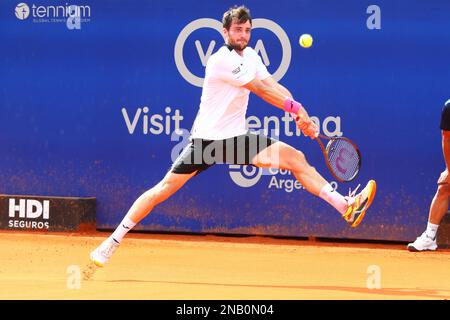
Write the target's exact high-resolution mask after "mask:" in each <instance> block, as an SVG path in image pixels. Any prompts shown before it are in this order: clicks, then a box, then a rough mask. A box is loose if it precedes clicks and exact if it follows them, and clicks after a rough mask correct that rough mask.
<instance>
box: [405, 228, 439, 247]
mask: <svg viewBox="0 0 450 320" xmlns="http://www.w3.org/2000/svg"><path fill="white" fill-rule="evenodd" d="M407 248H408V250H409V251H435V250H436V249H437V244H436V238H434V239H432V238H430V237H429V236H428V235H427V233H426V232H424V233H422V235H421V236H420V237H417V239H416V241H414V242H412V243H409V244H408V246H407Z"/></svg>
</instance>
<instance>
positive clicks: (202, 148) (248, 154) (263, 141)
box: [170, 132, 277, 174]
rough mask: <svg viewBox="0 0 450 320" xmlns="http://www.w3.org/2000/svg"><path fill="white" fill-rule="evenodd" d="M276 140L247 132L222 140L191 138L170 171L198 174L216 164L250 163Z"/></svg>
mask: <svg viewBox="0 0 450 320" xmlns="http://www.w3.org/2000/svg"><path fill="white" fill-rule="evenodd" d="M275 142H277V140H275V139H272V138H269V137H267V136H265V135H263V134H260V133H255V132H247V133H246V134H243V135H241V136H237V137H232V138H228V139H224V140H205V139H191V142H190V143H189V144H188V145H187V146H186V147H185V148H184V149H183V151H182V152H181V154H180V155H179V156H178V158H177V159H176V160H175V161H174V163H173V164H172V167H171V168H170V172H173V173H181V174H190V173H193V172H195V171H197V174H199V173H200V172H202V171H205V170H206V169H208V168H209V167H211V166H213V165H215V164H218V163H226V164H241V165H251V164H252V163H251V161H252V159H253V158H254V157H255V155H257V154H258V153H259V152H261V151H262V150H264V149H266V148H267V147H269V146H270V145H272V144H273V143H275Z"/></svg>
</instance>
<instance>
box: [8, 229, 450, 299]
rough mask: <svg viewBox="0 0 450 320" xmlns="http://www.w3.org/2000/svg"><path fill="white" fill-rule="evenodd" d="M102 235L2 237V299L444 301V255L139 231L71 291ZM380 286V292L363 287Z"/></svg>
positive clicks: (392, 247) (449, 254)
mask: <svg viewBox="0 0 450 320" xmlns="http://www.w3.org/2000/svg"><path fill="white" fill-rule="evenodd" d="M107 235H108V233H101V232H96V233H92V234H89V235H78V234H36V233H17V232H2V233H0V257H1V263H0V299H152V300H178V299H194V300H197V299H200V300H209V299H223V300H227V299H252V300H253V299H273V300H278V299H287V300H291V299H293V300H299V299H352V300H354V299H440V300H442V299H448V298H450V279H449V276H448V271H449V270H450V251H449V250H440V251H437V252H427V253H411V252H408V251H406V250H405V246H404V244H398V243H397V244H376V243H361V242H360V243H346V242H338V243H334V242H330V241H310V240H299V239H276V238H270V237H221V236H210V235H207V236H202V235H165V234H141V233H131V234H129V235H128V236H127V239H126V241H124V242H123V243H122V245H121V248H120V249H119V250H118V251H117V253H116V254H115V255H114V257H113V258H112V259H111V261H110V263H109V264H108V265H107V266H106V267H105V268H103V269H97V270H96V271H95V273H94V274H93V275H92V277H91V278H90V279H89V280H87V281H86V280H82V279H81V282H80V283H79V289H78V287H77V279H80V278H82V271H83V269H84V268H85V267H86V266H87V265H88V264H89V261H88V256H89V252H90V250H92V249H93V248H95V247H96V246H97V245H98V244H99V243H100V242H101V241H102V240H103V239H104V238H105V237H106V236H107ZM374 276H377V277H378V278H374ZM374 279H375V280H374ZM376 279H378V280H376ZM377 281H378V284H379V286H380V287H381V288H372V289H371V288H368V287H374V284H375V287H376V283H377Z"/></svg>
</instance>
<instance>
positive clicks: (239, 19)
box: [222, 5, 252, 30]
mask: <svg viewBox="0 0 450 320" xmlns="http://www.w3.org/2000/svg"><path fill="white" fill-rule="evenodd" d="M233 21H235V22H236V23H239V24H241V23H246V22H247V21H250V24H252V17H251V15H250V10H249V9H248V8H247V7H245V6H243V5H242V6H240V7H238V6H234V7H232V8H230V9H228V11H227V12H225V13H224V14H223V18H222V24H223V27H224V28H225V29H227V30H230V26H231V23H232V22H233Z"/></svg>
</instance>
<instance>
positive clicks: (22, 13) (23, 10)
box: [15, 2, 30, 20]
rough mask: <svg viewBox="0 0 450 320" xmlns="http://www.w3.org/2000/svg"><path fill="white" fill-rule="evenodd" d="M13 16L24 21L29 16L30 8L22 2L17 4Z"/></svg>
mask: <svg viewBox="0 0 450 320" xmlns="http://www.w3.org/2000/svg"><path fill="white" fill-rule="evenodd" d="M15 14H16V17H17V19H19V20H25V19H26V18H28V16H29V15H30V7H29V6H28V5H27V4H26V3H24V2H22V3H19V4H18V5H17V6H16V10H15Z"/></svg>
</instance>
